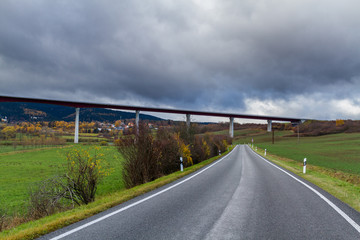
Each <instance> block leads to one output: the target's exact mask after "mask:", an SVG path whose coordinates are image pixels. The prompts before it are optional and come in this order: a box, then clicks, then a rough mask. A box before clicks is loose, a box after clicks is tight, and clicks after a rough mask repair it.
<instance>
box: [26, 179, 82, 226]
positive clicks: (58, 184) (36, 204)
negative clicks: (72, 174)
mask: <svg viewBox="0 0 360 240" xmlns="http://www.w3.org/2000/svg"><path fill="white" fill-rule="evenodd" d="M74 204H78V205H79V204H80V201H79V198H78V197H77V195H76V194H75V193H74V191H73V189H71V188H70V187H69V186H68V184H67V182H66V178H65V177H64V176H55V177H53V178H50V179H47V180H45V181H42V182H40V183H38V184H36V185H35V186H34V187H33V188H31V189H30V199H29V209H28V215H29V218H31V219H38V218H41V217H44V216H49V215H51V214H53V213H55V212H58V211H60V210H62V209H64V208H68V207H73V206H74Z"/></svg>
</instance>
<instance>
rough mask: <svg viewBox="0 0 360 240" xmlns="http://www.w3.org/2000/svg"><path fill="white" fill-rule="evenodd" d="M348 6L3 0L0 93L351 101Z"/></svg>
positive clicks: (357, 68)
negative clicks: (333, 99) (331, 99)
mask: <svg viewBox="0 0 360 240" xmlns="http://www.w3.org/2000/svg"><path fill="white" fill-rule="evenodd" d="M359 7H360V4H359V3H358V2H357V1H341V2H340V1H316V2H314V1H307V0H302V1H300V0H299V1H280V0H277V1H276V0H275V1H265V0H264V1H250V0H249V1H246V0H243V1H152V2H151V3H148V2H144V1H45V0H42V1H40V0H33V1H6V0H3V1H1V2H0V83H1V89H0V94H4V95H16V96H28V97H52V98H54V97H55V98H61V99H70V100H85V101H88V100H93V101H98V100H99V101H112V102H115V103H116V102H130V103H135V104H147V105H152V106H154V105H163V106H169V107H181V108H191V109H213V110H234V111H239V110H241V111H245V110H246V111H252V110H253V108H250V107H249V106H250V105H251V104H250V105H249V101H248V100H249V99H256V100H257V101H262V102H264V101H270V100H272V101H274V104H275V105H276V104H280V102H281V103H282V104H283V105H287V104H284V101H285V103H287V102H291V101H295V100H294V99H309V98H312V100H313V101H315V102H321V100H323V99H324V98H329V97H330V98H335V99H343V98H345V97H347V98H350V99H351V102H356V101H357V100H356V99H355V98H356V94H357V93H356V90H357V89H356V87H357V86H358V85H359V82H360V77H359V76H360V54H359V53H360V48H359V47H358V44H359V42H360V34H359V31H358V23H359V21H360V15H359V14H358V11H357V10H358V9H359ZM345 85H346V86H347V88H346V89H348V91H347V92H344V89H343V86H345ZM344 94H346V96H344ZM304 96H307V98H305V97H304ZM89 98H91V99H89ZM316 100H319V101H316ZM291 104H295V106H296V105H297V104H296V103H291ZM291 104H290V105H291ZM298 104H301V105H304V106H306V103H304V102H302V103H298ZM308 104H312V103H310V102H308ZM321 107H322V106H320V105H319V108H321ZM278 108H284V109H286V108H285V107H283V106H282V105H281V104H280V105H279V106H278ZM290 110H291V109H290ZM314 111H315V112H316V110H314ZM339 112H341V111H340V110H339ZM260 113H263V112H260ZM265 113H266V111H265ZM280 113H283V112H280ZM290 114H292V115H294V114H295V115H297V114H306V111H304V109H298V110H296V111H294V112H293V113H290ZM310 114H312V113H310ZM318 116H321V115H319V114H318V113H316V114H315V113H314V114H313V116H309V117H318ZM324 116H325V115H324ZM326 116H327V115H326Z"/></svg>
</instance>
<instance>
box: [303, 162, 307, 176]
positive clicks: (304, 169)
mask: <svg viewBox="0 0 360 240" xmlns="http://www.w3.org/2000/svg"><path fill="white" fill-rule="evenodd" d="M303 173H304V174H305V173H306V158H304V167H303Z"/></svg>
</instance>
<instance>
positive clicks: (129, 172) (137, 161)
mask: <svg viewBox="0 0 360 240" xmlns="http://www.w3.org/2000/svg"><path fill="white" fill-rule="evenodd" d="M115 144H116V146H117V148H118V150H119V152H120V153H121V154H122V156H123V158H124V162H123V180H124V183H125V186H126V187H127V188H131V187H133V186H136V185H139V184H142V183H146V182H149V181H152V180H154V179H156V178H158V177H159V176H161V171H160V167H161V164H160V159H161V157H162V152H161V149H160V147H159V146H158V145H157V144H156V143H155V139H154V137H153V135H152V134H151V131H150V129H149V128H148V127H147V126H145V125H143V124H141V125H140V127H139V131H138V134H136V135H135V137H134V136H131V135H130V136H125V137H123V138H121V139H119V140H117V141H116V142H115Z"/></svg>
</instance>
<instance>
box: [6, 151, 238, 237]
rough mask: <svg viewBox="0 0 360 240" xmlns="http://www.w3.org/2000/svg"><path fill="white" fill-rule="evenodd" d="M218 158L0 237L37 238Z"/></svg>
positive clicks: (10, 231)
mask: <svg viewBox="0 0 360 240" xmlns="http://www.w3.org/2000/svg"><path fill="white" fill-rule="evenodd" d="M231 150H232V148H230V151H231ZM227 153H228V152H225V153H224V154H223V155H225V154H227ZM223 155H222V156H223ZM218 158H219V156H217V157H213V158H211V159H208V160H206V161H203V162H201V163H199V164H196V165H194V166H191V167H188V168H186V169H184V171H183V172H180V171H179V172H175V173H173V174H170V175H168V176H164V177H161V178H159V179H156V180H155V181H153V182H149V183H146V184H142V185H140V186H137V187H134V188H131V189H126V190H121V191H118V192H115V193H111V194H109V195H106V196H102V197H99V198H98V199H97V200H96V201H95V202H93V203H91V204H88V205H83V206H80V207H78V208H75V209H72V210H70V211H66V212H62V213H58V214H54V215H52V216H49V217H45V218H42V219H39V220H37V221H32V222H28V223H25V224H22V225H19V226H18V227H16V228H13V229H11V230H7V231H4V232H1V233H0V239H8V240H14V239H34V238H37V237H39V236H42V235H44V234H47V233H50V232H52V231H54V230H56V229H59V228H62V227H65V226H68V225H70V224H72V223H75V222H78V221H80V220H82V219H85V218H88V217H90V216H92V215H95V214H97V213H100V212H102V211H104V210H106V209H109V208H111V207H114V206H116V205H118V204H120V203H123V202H125V201H127V200H129V199H132V198H134V197H137V196H140V195H142V194H144V193H146V192H149V191H151V190H154V189H156V188H159V187H161V186H163V185H166V184H168V183H170V182H173V181H175V180H177V179H179V178H181V177H184V176H186V175H188V174H190V173H192V172H195V171H196V170H198V169H200V168H202V167H204V166H205V165H208V164H210V163H212V162H214V161H215V160H217V159H218Z"/></svg>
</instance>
